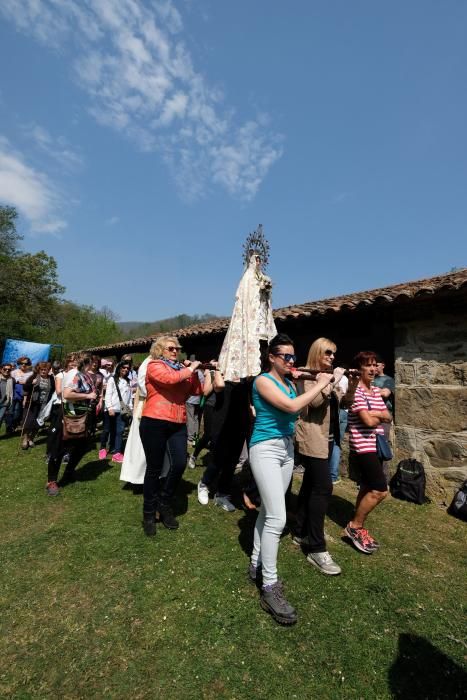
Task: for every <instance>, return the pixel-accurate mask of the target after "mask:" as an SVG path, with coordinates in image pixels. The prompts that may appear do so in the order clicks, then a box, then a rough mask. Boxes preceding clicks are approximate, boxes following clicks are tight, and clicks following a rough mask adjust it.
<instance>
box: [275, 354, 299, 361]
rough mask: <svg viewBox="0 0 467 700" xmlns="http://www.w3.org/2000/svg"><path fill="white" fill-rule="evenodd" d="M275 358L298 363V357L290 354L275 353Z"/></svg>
mask: <svg viewBox="0 0 467 700" xmlns="http://www.w3.org/2000/svg"><path fill="white" fill-rule="evenodd" d="M274 357H282V359H283V360H284V362H292V363H294V362H296V361H297V356H296V355H292V354H291V353H290V352H275V353H274Z"/></svg>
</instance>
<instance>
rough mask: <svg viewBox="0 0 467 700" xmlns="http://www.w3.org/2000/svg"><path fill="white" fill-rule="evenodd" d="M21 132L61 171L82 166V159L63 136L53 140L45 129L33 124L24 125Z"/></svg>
mask: <svg viewBox="0 0 467 700" xmlns="http://www.w3.org/2000/svg"><path fill="white" fill-rule="evenodd" d="M23 131H24V133H25V134H26V136H28V138H30V139H31V140H32V141H33V142H34V143H35V145H36V146H37V147H38V148H39V150H40V151H42V152H43V153H45V154H46V155H47V156H48V157H49V158H52V159H53V160H55V161H56V162H57V163H58V164H59V165H60V166H61V168H62V169H63V170H76V169H78V168H80V167H81V166H82V165H83V159H82V157H81V156H80V155H79V153H77V152H76V151H75V150H74V149H73V148H72V147H71V146H70V144H69V143H68V141H67V140H66V138H64V137H63V136H59V137H58V138H56V139H54V138H53V137H52V136H51V135H50V133H49V132H48V131H47V129H44V127H42V126H40V125H39V124H35V123H32V124H26V125H25V126H23Z"/></svg>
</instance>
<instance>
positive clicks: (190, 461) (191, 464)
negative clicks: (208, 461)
mask: <svg viewBox="0 0 467 700" xmlns="http://www.w3.org/2000/svg"><path fill="white" fill-rule="evenodd" d="M195 467H196V459H195V458H194V456H193V455H190V457H189V458H188V469H194V468H195Z"/></svg>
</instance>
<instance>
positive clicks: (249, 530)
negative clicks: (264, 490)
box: [238, 510, 258, 557]
mask: <svg viewBox="0 0 467 700" xmlns="http://www.w3.org/2000/svg"><path fill="white" fill-rule="evenodd" d="M257 515H258V512H257V511H256V510H245V511H243V513H242V515H241V517H240V519H239V520H238V529H239V532H238V543H239V545H240V547H241V548H242V550H243V551H244V552H245V554H246V555H247V557H250V556H251V552H252V550H253V532H254V529H255V522H256V518H257Z"/></svg>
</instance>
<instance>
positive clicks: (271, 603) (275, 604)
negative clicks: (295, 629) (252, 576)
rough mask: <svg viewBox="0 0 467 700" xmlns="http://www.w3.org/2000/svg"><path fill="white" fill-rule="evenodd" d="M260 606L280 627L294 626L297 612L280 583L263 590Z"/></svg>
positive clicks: (265, 587)
mask: <svg viewBox="0 0 467 700" xmlns="http://www.w3.org/2000/svg"><path fill="white" fill-rule="evenodd" d="M259 602H260V605H261V607H262V608H263V610H266V612H268V613H270V614H271V615H272V616H273V618H274V619H275V621H276V622H278V623H279V624H280V625H294V624H295V623H296V622H297V612H296V610H295V608H293V607H292V606H291V605H290V603H289V602H288V601H287V600H286V599H285V597H284V587H283V585H281V583H280V582H279V581H276V583H272V584H271V585H269V586H263V588H262V589H261V598H260V601H259Z"/></svg>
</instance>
